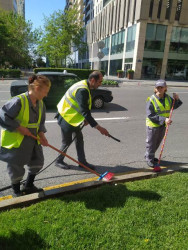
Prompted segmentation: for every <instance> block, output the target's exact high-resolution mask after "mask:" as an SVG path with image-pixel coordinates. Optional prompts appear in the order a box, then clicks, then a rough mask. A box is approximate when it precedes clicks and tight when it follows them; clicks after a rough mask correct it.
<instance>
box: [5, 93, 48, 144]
mask: <svg viewBox="0 0 188 250" xmlns="http://www.w3.org/2000/svg"><path fill="white" fill-rule="evenodd" d="M17 97H19V98H20V100H21V109H20V112H19V114H18V115H17V117H16V118H15V120H16V121H18V122H19V124H20V126H23V127H26V128H36V129H37V131H38V129H39V126H40V122H41V116H42V110H43V102H42V101H39V118H38V121H37V123H29V101H28V98H27V96H26V94H25V93H24V94H21V95H18V96H17ZM23 138H24V135H22V134H20V133H19V132H10V131H8V130H6V129H1V146H2V147H4V148H8V149H11V148H19V147H20V145H21V143H22V141H23Z"/></svg>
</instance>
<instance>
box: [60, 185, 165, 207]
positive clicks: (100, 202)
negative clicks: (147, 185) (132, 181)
mask: <svg viewBox="0 0 188 250" xmlns="http://www.w3.org/2000/svg"><path fill="white" fill-rule="evenodd" d="M130 197H137V198H140V199H143V200H146V201H160V199H161V196H160V195H159V194H157V193H155V192H152V191H150V190H144V191H142V190H139V191H131V190H128V189H127V188H126V186H125V185H123V184H117V185H114V184H113V185H105V186H102V187H100V188H97V189H94V190H89V191H86V192H81V193H78V194H77V195H68V196H64V197H62V198H61V200H62V201H64V202H77V201H79V202H84V203H85V206H86V208H88V209H96V210H100V211H101V212H104V211H105V210H106V209H107V208H115V207H116V208H120V207H124V205H125V203H126V201H127V199H129V198H130Z"/></svg>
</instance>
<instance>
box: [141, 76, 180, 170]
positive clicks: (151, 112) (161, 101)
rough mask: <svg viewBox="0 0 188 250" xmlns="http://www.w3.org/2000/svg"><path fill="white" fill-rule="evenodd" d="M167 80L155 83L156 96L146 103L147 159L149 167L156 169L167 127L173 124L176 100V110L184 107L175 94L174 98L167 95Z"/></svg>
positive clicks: (149, 98) (148, 99)
mask: <svg viewBox="0 0 188 250" xmlns="http://www.w3.org/2000/svg"><path fill="white" fill-rule="evenodd" d="M166 92H167V85H166V81H165V80H158V81H157V82H156V83H155V89H154V94H153V95H152V96H150V97H148V98H147V103H146V116H147V118H146V135H147V138H146V153H145V159H146V162H147V165H148V166H149V167H155V165H156V163H157V162H158V159H157V158H155V152H156V151H157V149H158V147H159V145H160V143H161V141H162V140H163V137H164V135H165V130H166V125H167V124H171V123H172V121H171V120H170V119H169V115H170V110H171V107H172V103H173V98H174V99H175V105H174V109H177V108H178V107H179V106H181V105H182V101H181V100H180V99H179V96H178V95H177V94H176V93H174V94H173V98H172V97H170V96H169V95H168V94H167V93H166Z"/></svg>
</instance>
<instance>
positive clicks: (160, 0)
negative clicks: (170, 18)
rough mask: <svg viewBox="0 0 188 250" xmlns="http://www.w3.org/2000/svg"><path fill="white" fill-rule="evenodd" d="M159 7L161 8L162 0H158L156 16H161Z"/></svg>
mask: <svg viewBox="0 0 188 250" xmlns="http://www.w3.org/2000/svg"><path fill="white" fill-rule="evenodd" d="M161 9H162V0H159V8H158V12H157V18H160V16H161Z"/></svg>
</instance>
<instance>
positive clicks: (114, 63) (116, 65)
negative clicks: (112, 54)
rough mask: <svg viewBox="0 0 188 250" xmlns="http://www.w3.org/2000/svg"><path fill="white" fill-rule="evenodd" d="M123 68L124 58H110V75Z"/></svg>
mask: <svg viewBox="0 0 188 250" xmlns="http://www.w3.org/2000/svg"><path fill="white" fill-rule="evenodd" d="M119 69H122V59H118V60H110V75H114V76H116V75H117V70H119Z"/></svg>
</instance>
